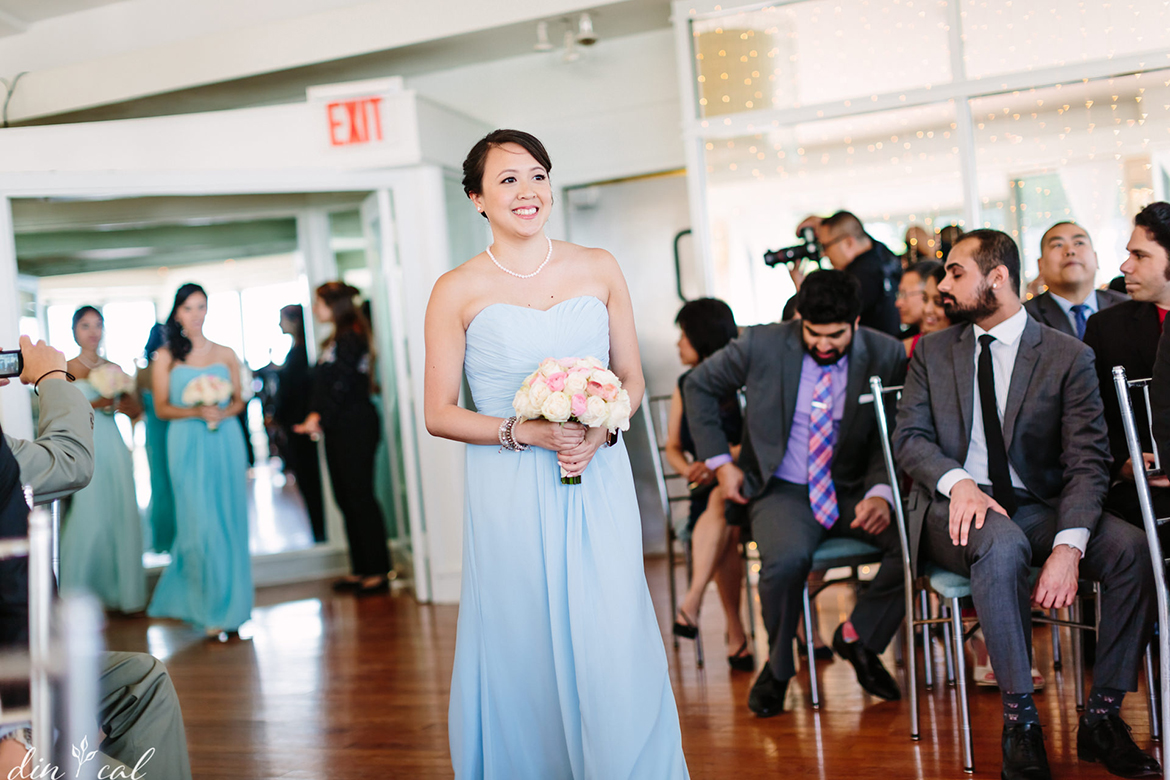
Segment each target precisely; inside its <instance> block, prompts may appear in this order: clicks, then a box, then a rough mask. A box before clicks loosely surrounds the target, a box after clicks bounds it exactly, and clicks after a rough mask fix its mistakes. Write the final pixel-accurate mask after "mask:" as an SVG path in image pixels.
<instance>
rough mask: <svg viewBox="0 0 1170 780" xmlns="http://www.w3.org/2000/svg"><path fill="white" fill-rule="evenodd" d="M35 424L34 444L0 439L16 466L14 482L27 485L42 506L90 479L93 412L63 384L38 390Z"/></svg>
mask: <svg viewBox="0 0 1170 780" xmlns="http://www.w3.org/2000/svg"><path fill="white" fill-rule="evenodd" d="M40 404H41V410H40V422H39V425H38V431H37V438H36V440H35V441H25V440H23V439H14V438H12V437H11V436H8V435H7V434H5V436H4V439H5V441H7V442H8V446H9V447H10V448H11V449H12V454H13V455H14V456H16V462H17V463H18V464H19V465H20V481H21V483H22V484H25V485H32V488H33V495H34V496H35V497H36V502H37V503H38V504H42V503H44V502H46V501H52V500H53V499H55V498H62V497H64V496H67V495H70V494H71V493H74V492H76V491H78V490H80V489H81V488H83V487H85V486H86V485H88V484H89V480H90V477H92V476H93V407H92V406H90V405H89V401H87V400H86V399H85V396H84V395H83V394H82V392H81V391H80V390H78V389H77V388H76V387H74V386H73V385H71V384H69V382H67V381H65V380H64V379H46V380H45V381H43V382H41V385H40Z"/></svg>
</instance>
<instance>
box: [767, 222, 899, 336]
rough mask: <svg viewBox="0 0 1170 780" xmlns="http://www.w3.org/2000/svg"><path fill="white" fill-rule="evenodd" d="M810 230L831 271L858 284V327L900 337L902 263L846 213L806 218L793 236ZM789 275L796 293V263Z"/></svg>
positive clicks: (798, 272)
mask: <svg viewBox="0 0 1170 780" xmlns="http://www.w3.org/2000/svg"><path fill="white" fill-rule="evenodd" d="M810 227H811V228H812V229H813V230H814V231H815V235H816V241H817V243H819V244H820V250H821V254H822V255H823V256H824V257H826V258H828V260H829V262H830V263H831V264H832V266H833V268H836V269H837V270H838V271H844V272H845V273H847V274H849V275H850V276H852V277H854V278H856V279H857V281H859V282H860V283H861V324H862V326H864V327H867V328H873V329H874V330H878V331H881V332H882V333H888V334H889V335H891V336H894V337H895V338H901V336H902V322H901V317H900V316H899V314H898V307H897V300H898V281H899V280H900V279H901V277H902V263H901V260H900V259H899V258H898V256H897V255H895V254H894V253H893V252H891V251H890V250H889V248H888V247H887V246H886V245H885V244H883V243H882V242H880V241H875V240H874V239H873V238H872V237H871V236H869V235H868V234H867V233H866V232H865V228H864V227H862V225H861V220H859V219H858V218H857V217H856V216H854V215H853V214H852V213H850V212H848V211H838V212H837V213H836V214H834V215H833V216H831V217H828V218H825V219H822V218H820V217H815V216H812V217H807V218H805V220H804V221H803V222H801V223H800V225H799V227H797V229H796V232H797V235H801V234H802V233H803V231H804V230H805V229H806V228H810ZM806 241H807V239H806ZM790 273H791V274H792V280H793V282H795V283H796V289H797V290H799V289H800V284H801V282H802V281H803V279H804V274H803V273H802V272H801V270H800V264H799V263H797V264H796V265H795V266H794V267H792V269H791V270H790Z"/></svg>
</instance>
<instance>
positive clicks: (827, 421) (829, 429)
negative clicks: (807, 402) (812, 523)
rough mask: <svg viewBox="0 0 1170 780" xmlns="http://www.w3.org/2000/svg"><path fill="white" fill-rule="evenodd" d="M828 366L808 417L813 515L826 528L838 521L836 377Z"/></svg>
mask: <svg viewBox="0 0 1170 780" xmlns="http://www.w3.org/2000/svg"><path fill="white" fill-rule="evenodd" d="M830 371H831V368H830V367H829V366H822V367H821V375H820V376H819V377H818V378H817V383H816V385H815V386H814V387H813V397H812V410H811V411H810V412H809V418H808V428H809V435H808V502H809V504H810V505H811V506H812V511H813V517H815V518H816V519H817V522H818V523H820V524H821V525H823V526H824V527H825V528H832V527H833V523H835V522H837V515H838V513H837V490H836V488H834V487H833V477H832V475H831V474H830V468H831V467H832V465H833V377H832V374H831V373H830Z"/></svg>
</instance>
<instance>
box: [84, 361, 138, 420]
mask: <svg viewBox="0 0 1170 780" xmlns="http://www.w3.org/2000/svg"><path fill="white" fill-rule="evenodd" d="M86 379H87V380H88V381H89V383H90V384H91V385H93V389H94V390H97V392H98V395H100V396H101V397H102V398H110V399H116V398H117V397H118V396H120V395H125V394H126V393H133V392H134V379H133V378H132V377H131V376H130V375H128V374H127V373H126V372H125V371H123V370H122V369H121V368H120V367H119V366H118V364H117V363H102V364H101V365H100V366H98V367H97V368H95V369H93V370H92V371H90V372H89V376H88V377H86ZM109 413H110V414H113V407H112V406H111V407H109Z"/></svg>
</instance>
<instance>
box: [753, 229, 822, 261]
mask: <svg viewBox="0 0 1170 780" xmlns="http://www.w3.org/2000/svg"><path fill="white" fill-rule="evenodd" d="M800 238H801V240H802V243H799V244H797V245H796V246H789V247H785V248H783V249H773V250H769V251H767V252H764V263H766V264H767V265H769V266H774V265H777V264H779V263H787V264H788V265H791V266H797V265H800V263H801V262H802V261H804V260H817V259H819V258H820V256H821V245H820V244H818V243H817V234H816V232H815V231H814V230H813V229H812V228H811V227H806V228H805V229H804V230H802V231H800Z"/></svg>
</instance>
